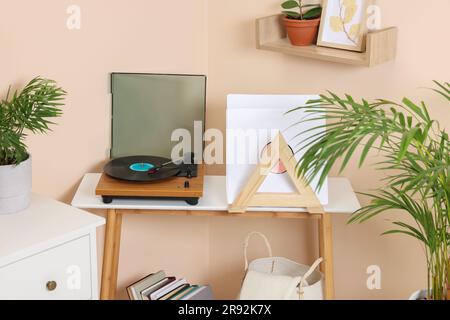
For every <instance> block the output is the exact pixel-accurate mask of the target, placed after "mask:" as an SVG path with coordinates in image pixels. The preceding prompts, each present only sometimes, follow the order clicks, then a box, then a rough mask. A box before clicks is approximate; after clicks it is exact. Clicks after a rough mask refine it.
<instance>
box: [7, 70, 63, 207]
mask: <svg viewBox="0 0 450 320" xmlns="http://www.w3.org/2000/svg"><path fill="white" fill-rule="evenodd" d="M65 94H66V93H65V91H64V90H63V89H61V88H59V87H58V86H57V85H56V83H55V82H54V81H52V80H48V79H42V78H40V77H37V78H35V79H33V80H31V81H30V82H29V83H28V84H27V85H26V86H25V88H24V89H23V90H22V91H20V92H17V91H16V92H14V93H13V94H11V93H10V90H8V93H7V95H6V98H5V99H3V100H1V101H0V215H4V214H11V213H16V212H19V211H21V210H23V209H25V208H27V207H28V205H29V203H30V195H31V155H30V154H29V153H28V151H27V147H26V145H25V138H26V136H27V132H32V133H45V132H47V131H48V130H50V128H49V125H50V124H52V122H50V120H49V119H50V118H55V117H59V116H60V115H61V114H62V111H61V108H60V107H61V106H62V105H63V103H62V102H63V100H64V97H65Z"/></svg>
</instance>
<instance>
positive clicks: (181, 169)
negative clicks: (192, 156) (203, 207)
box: [96, 156, 204, 205]
mask: <svg viewBox="0 0 450 320" xmlns="http://www.w3.org/2000/svg"><path fill="white" fill-rule="evenodd" d="M104 171H105V172H104V173H103V174H102V177H101V178H100V181H99V183H98V185H97V189H96V195H98V196H101V197H102V199H103V202H104V203H111V202H113V200H114V199H159V200H161V199H164V200H180V201H186V202H187V203H188V204H190V205H197V204H198V201H199V199H200V198H201V197H202V196H203V178H204V166H203V165H197V164H186V163H184V162H180V163H174V162H172V161H171V160H169V159H166V158H161V157H150V156H132V157H124V158H118V159H115V160H112V161H111V162H109V163H108V164H107V165H106V166H105V169H104Z"/></svg>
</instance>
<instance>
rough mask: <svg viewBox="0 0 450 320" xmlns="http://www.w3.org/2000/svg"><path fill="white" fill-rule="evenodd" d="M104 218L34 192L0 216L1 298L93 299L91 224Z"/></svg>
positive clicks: (94, 261) (95, 281) (94, 266)
mask: <svg viewBox="0 0 450 320" xmlns="http://www.w3.org/2000/svg"><path fill="white" fill-rule="evenodd" d="M104 223H105V219H103V218H101V217H98V216H96V215H93V214H90V213H87V212H85V211H82V210H79V209H76V208H73V207H71V206H68V205H66V204H63V203H60V202H57V201H55V200H52V199H49V198H46V197H42V196H38V195H33V199H32V203H31V206H30V207H29V208H28V209H27V210H25V211H23V212H21V213H18V214H14V215H7V216H0V300H10V299H24V300H28V299H38V300H48V299H50V300H60V299H61V300H66V299H68V300H89V299H98V276H97V273H98V270H97V242H96V228H97V227H99V226H101V225H103V224H104Z"/></svg>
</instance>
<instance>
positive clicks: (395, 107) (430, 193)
mask: <svg viewBox="0 0 450 320" xmlns="http://www.w3.org/2000/svg"><path fill="white" fill-rule="evenodd" d="M435 84H436V88H435V89H433V90H434V91H435V92H437V93H438V94H439V95H441V96H442V97H444V98H445V99H446V100H445V101H446V102H448V101H450V85H449V84H448V83H444V84H441V83H439V82H435ZM296 110H303V111H304V112H306V114H307V116H306V117H305V119H302V120H301V121H300V122H299V124H301V123H304V122H308V121H313V120H318V119H324V120H327V121H328V125H327V126H326V128H327V130H326V131H325V132H323V127H316V128H314V129H312V130H317V129H322V130H321V132H323V133H321V134H318V135H315V136H312V137H310V138H305V141H304V144H303V145H302V146H300V147H299V148H298V149H299V150H297V151H301V150H303V151H305V154H304V156H303V157H302V159H301V160H300V161H299V162H298V165H297V174H298V175H299V176H304V177H305V178H306V179H307V180H308V181H309V182H311V181H312V180H313V179H315V178H318V179H319V181H320V183H319V188H320V187H321V186H323V184H324V182H325V179H326V177H327V175H328V174H329V173H330V170H331V169H332V168H333V167H334V166H336V165H337V164H338V163H339V164H340V166H339V167H340V171H341V172H342V171H343V170H344V169H345V168H346V167H347V166H348V163H349V161H350V159H352V158H354V157H358V158H359V165H360V166H362V165H364V164H365V163H366V162H367V156H368V154H369V152H370V151H375V152H377V153H378V154H379V155H380V156H381V159H382V160H381V161H379V162H377V163H376V164H375V166H376V168H377V169H379V170H382V171H383V172H384V174H385V178H384V179H383V181H384V184H385V185H384V186H383V187H382V188H379V189H378V190H376V191H375V192H374V193H369V194H365V195H366V196H368V197H369V198H370V199H371V202H370V203H369V204H368V205H367V206H365V207H363V208H362V209H360V210H358V211H357V212H355V213H354V214H353V216H352V218H351V220H350V222H349V223H356V222H358V223H361V222H364V221H367V220H369V219H371V218H373V217H375V216H377V215H379V214H381V213H385V212H386V211H388V210H391V209H397V210H401V211H403V212H406V213H407V214H409V216H410V217H411V218H412V219H413V220H414V221H415V225H409V224H407V223H404V222H401V221H395V222H393V225H394V229H393V230H390V231H387V232H386V233H385V234H406V235H408V236H412V237H414V238H416V239H418V240H419V241H420V242H421V243H423V245H424V246H425V248H426V255H427V262H428V270H429V289H430V292H431V296H430V298H433V299H436V300H439V299H445V298H446V294H447V283H448V281H449V280H450V266H449V245H450V234H449V229H450V227H449V226H450V176H449V171H450V140H449V136H448V134H447V132H446V131H445V130H444V129H442V127H441V126H440V125H439V122H438V121H436V120H433V119H432V118H431V117H430V114H429V112H428V108H427V106H426V104H425V103H424V102H420V103H414V102H412V101H411V100H409V99H408V98H404V99H403V100H402V102H401V103H397V102H393V101H388V100H384V99H381V100H376V101H374V102H368V101H366V100H362V101H356V100H355V99H353V97H352V96H350V95H345V97H339V96H337V95H336V94H334V93H332V92H328V93H327V94H324V95H321V96H320V99H318V100H314V101H309V102H308V103H307V104H306V105H305V106H302V107H299V108H296V109H294V110H292V111H291V112H295V111H296ZM310 131H311V130H308V131H307V132H310ZM305 133H306V132H301V133H300V134H299V135H300V136H302V135H304V134H305ZM449 298H450V297H449Z"/></svg>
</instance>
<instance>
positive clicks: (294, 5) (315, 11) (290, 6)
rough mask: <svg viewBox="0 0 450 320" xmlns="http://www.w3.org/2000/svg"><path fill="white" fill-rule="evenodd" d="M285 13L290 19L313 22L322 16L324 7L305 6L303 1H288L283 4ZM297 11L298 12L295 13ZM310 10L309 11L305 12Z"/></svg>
mask: <svg viewBox="0 0 450 320" xmlns="http://www.w3.org/2000/svg"><path fill="white" fill-rule="evenodd" d="M281 7H282V8H283V9H285V10H283V13H284V14H285V15H286V16H287V17H288V18H289V19H295V20H311V19H317V18H319V17H320V15H321V14H322V7H321V6H320V5H318V4H303V2H302V0H288V1H285V2H283V3H282V4H281ZM294 9H296V10H297V11H293V10H294ZM305 9H308V10H305Z"/></svg>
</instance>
